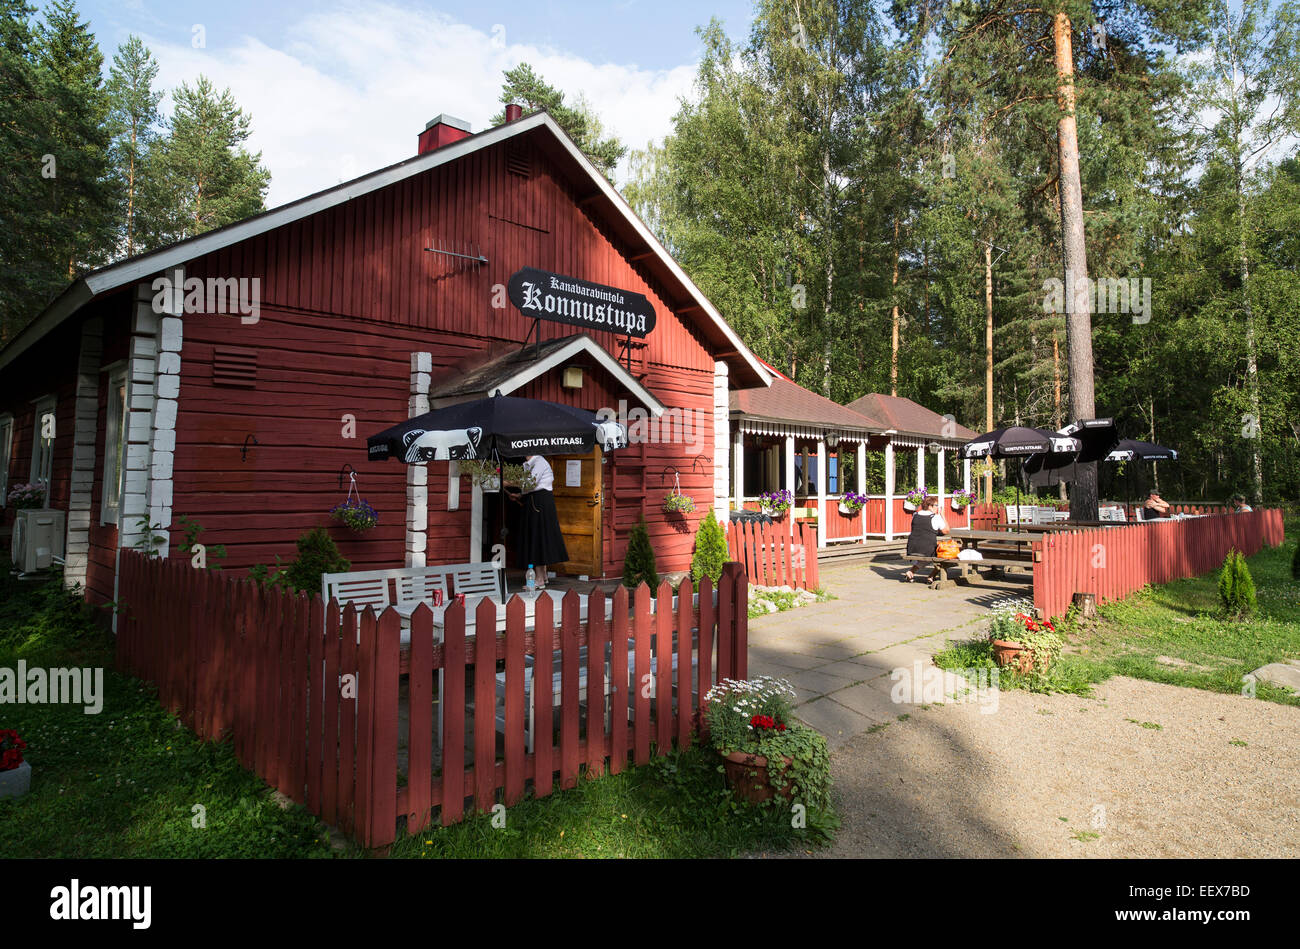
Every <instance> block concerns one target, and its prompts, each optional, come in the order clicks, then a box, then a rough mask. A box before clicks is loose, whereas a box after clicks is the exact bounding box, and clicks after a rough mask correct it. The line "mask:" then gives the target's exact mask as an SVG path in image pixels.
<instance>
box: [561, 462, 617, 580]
mask: <svg viewBox="0 0 1300 949" xmlns="http://www.w3.org/2000/svg"><path fill="white" fill-rule="evenodd" d="M547 460H548V461H549V462H550V463H551V470H552V471H553V472H554V473H555V482H554V485H553V488H552V493H553V494H554V495H555V510H556V513H558V514H559V517H560V531H561V532H562V533H563V534H564V547H565V549H566V550H568V552H569V559H568V561H567V562H566V563H562V564H553V565H552V567H551V569H553V570H556V571H557V572H559V573H570V574H586V575H587V576H589V577H598V576H600V573H601V546H602V545H601V509H602V508H603V507H604V504H603V503H602V500H603V499H602V497H601V491H602V489H603V483H602V478H601V468H602V465H601V450H600V447H599V446H597V447H596V448H595V449H594V450H592V451H591V452H590V453H589V454H586V455H551V456H550V457H549V458H547ZM571 466H576V467H571ZM574 475H576V478H575V477H573V476H574ZM574 480H576V481H577V484H571V483H570V482H571V481H574Z"/></svg>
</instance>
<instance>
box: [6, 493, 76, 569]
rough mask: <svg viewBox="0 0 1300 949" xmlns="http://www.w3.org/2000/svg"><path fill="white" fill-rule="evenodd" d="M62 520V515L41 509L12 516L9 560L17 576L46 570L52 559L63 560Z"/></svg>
mask: <svg viewBox="0 0 1300 949" xmlns="http://www.w3.org/2000/svg"><path fill="white" fill-rule="evenodd" d="M66 518H67V515H66V514H65V513H64V512H63V511H51V510H48V509H45V508H26V509H24V510H21V511H18V512H16V514H15V518H14V534H13V540H12V542H11V543H10V546H9V559H10V560H12V561H13V565H14V567H15V568H16V569H17V570H18V571H19V572H20V573H35V572H37V571H38V570H44V569H45V568H46V567H48V566H49V565H50V564H51V563H52V562H53V561H54V558H56V557H57V558H59V559H60V560H62V559H63V543H64V539H65V538H66V537H67V520H66Z"/></svg>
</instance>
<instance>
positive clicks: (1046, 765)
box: [816, 678, 1300, 857]
mask: <svg viewBox="0 0 1300 949" xmlns="http://www.w3.org/2000/svg"><path fill="white" fill-rule="evenodd" d="M1130 719H1132V720H1133V721H1129V720H1130ZM1141 723H1148V727H1143V725H1142V724H1141ZM1151 725H1159V726H1160V727H1159V728H1154V727H1150V726H1151ZM1234 741H1237V742H1244V743H1245V745H1244V746H1242V745H1240V744H1233V742H1234ZM831 768H832V772H833V776H834V781H835V794H836V798H837V806H838V809H839V812H840V815H841V817H842V819H843V825H842V827H841V829H840V832H839V834H838V837H837V840H836V842H835V844H834V845H833V846H832V847H831V848H829V849H828V850H825V851H821V852H818V853H817V854H816V855H817V856H830V857H1014V856H1023V857H1295V856H1297V854H1300V780H1298V779H1297V775H1300V708H1294V707H1289V706H1284V705H1277V704H1274V703H1271V702H1264V701H1260V700H1254V699H1247V698H1243V697H1240V696H1232V695H1221V694H1218V693H1213V692H1205V691H1201V690H1198V689H1186V688H1181V687H1178V686H1171V685H1161V684H1158V683H1153V682H1144V681H1139V680H1135V679H1127V678H1113V679H1110V680H1108V681H1106V682H1104V683H1102V684H1100V685H1099V686H1097V687H1096V690H1095V693H1094V697H1092V698H1079V697H1077V696H1069V695H1051V696H1044V695H1033V694H1030V693H1027V692H1020V691H1012V692H1002V693H998V708H997V711H996V712H994V713H992V714H989V713H981V711H980V707H979V705H978V704H975V703H973V702H971V703H952V702H949V703H948V704H946V705H942V706H938V705H932V706H930V707H929V708H928V709H924V710H922V709H920V708H919V707H918V708H916V709H915V710H913V711H912V712H911V714H910V715H909V717H908V718H907V719H906V720H904V721H894V722H892V723H891V724H889V725H888V726H886V727H883V728H879V729H878V730H877V731H874V732H871V733H869V734H862V735H858V736H856V737H855V738H853V739H852V740H851V741H849V742H848V743H846V744H845V745H844V746H843V747H841V748H840V749H838V750H837V751H836V752H835V753H834V754H833V755H832V758H831ZM1062 818H1065V819H1064V820H1062ZM1094 835H1095V836H1094ZM1076 836H1078V837H1081V838H1083V839H1075V838H1076Z"/></svg>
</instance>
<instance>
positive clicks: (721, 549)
mask: <svg viewBox="0 0 1300 949" xmlns="http://www.w3.org/2000/svg"><path fill="white" fill-rule="evenodd" d="M727 556H728V553H727V535H726V534H725V533H724V532H723V530H722V525H721V524H719V523H718V519H717V517H716V516H715V515H714V513H713V508H709V513H708V514H706V515H705V516H704V520H702V521H700V529H699V530H697V531H696V532H695V556H693V557H692V558H691V579H692V580H694V581H695V582H696V583H699V582H700V578H701V577H703V576H705V575H707V576H708V577H709V579H710V580H712V581H713V582H714V583H715V584H716V583H717V582H718V580H719V579H720V578H721V577H722V565H723V564H724V563H726V562H727Z"/></svg>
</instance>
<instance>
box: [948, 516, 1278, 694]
mask: <svg viewBox="0 0 1300 949" xmlns="http://www.w3.org/2000/svg"><path fill="white" fill-rule="evenodd" d="M1297 528H1300V521H1296V520H1294V519H1292V520H1290V521H1288V522H1287V537H1288V539H1287V541H1286V542H1285V543H1283V544H1282V545H1281V546H1280V547H1277V548H1274V549H1272V550H1263V551H1261V552H1260V553H1258V554H1256V555H1255V556H1254V557H1251V558H1249V565H1250V572H1251V576H1252V577H1253V578H1254V580H1255V586H1256V591H1257V597H1258V602H1259V611H1258V613H1257V614H1256V615H1255V616H1254V617H1253V618H1251V619H1249V620H1244V621H1240V622H1234V621H1231V620H1226V619H1223V618H1222V617H1221V616H1220V606H1219V591H1218V579H1219V575H1218V571H1217V570H1216V571H1215V572H1213V573H1210V574H1207V575H1205V576H1202V577H1194V578H1192V579H1189V580H1176V581H1174V582H1173V583H1166V584H1164V585H1162V586H1158V587H1149V588H1147V589H1145V590H1142V591H1141V592H1139V593H1136V594H1134V595H1133V596H1131V597H1129V598H1128V599H1126V600H1121V601H1119V602H1116V603H1109V604H1107V605H1105V606H1103V607H1100V608H1099V609H1098V618H1097V619H1096V620H1095V621H1093V622H1081V621H1079V620H1077V619H1075V618H1070V619H1068V620H1067V621H1065V622H1063V623H1061V624H1060V626H1059V629H1060V631H1061V632H1062V633H1064V634H1065V635H1066V638H1067V645H1066V652H1065V654H1064V655H1063V656H1062V657H1061V659H1060V661H1059V662H1058V663H1056V665H1055V666H1054V667H1053V668H1052V670H1051V671H1050V672H1049V673H1048V674H1047V675H1046V676H1033V675H1031V676H1020V675H1017V674H1010V675H1009V674H1007V672H1006V670H1002V676H1001V679H1002V682H1001V685H1002V687H1003V688H1006V687H1008V686H1010V687H1013V688H1015V687H1021V688H1029V689H1033V690H1036V691H1070V692H1082V693H1086V692H1087V691H1088V689H1089V688H1090V686H1091V685H1092V684H1093V683H1096V682H1100V681H1102V680H1104V679H1106V678H1109V677H1110V676H1112V675H1124V676H1129V677H1131V678H1134V679H1148V680H1151V681H1153V682H1165V683H1169V684H1171V685H1182V686H1191V687H1193V688H1198V689H1209V690H1211V691H1214V692H1229V693H1240V692H1241V690H1242V688H1243V684H1244V683H1243V682H1242V676H1244V675H1246V674H1248V673H1250V672H1252V671H1254V670H1255V669H1258V668H1259V667H1260V666H1263V665H1267V664H1268V663H1270V662H1278V661H1281V660H1283V659H1300V581H1297V580H1295V579H1294V578H1293V577H1292V576H1291V558H1292V557H1293V556H1294V555H1295V549H1296V534H1297ZM935 662H936V663H937V664H939V665H940V666H942V667H944V668H946V669H952V670H954V671H956V670H960V669H966V668H988V667H991V666H992V665H993V659H992V655H991V651H990V648H989V645H988V643H987V642H984V641H972V642H966V643H956V644H954V645H952V646H951V647H950V648H949V649H946V650H944V651H943V652H941V653H939V654H938V655H936V656H935ZM1256 695H1257V697H1258V698H1261V699H1267V700H1269V701H1273V702H1281V703H1284V704H1288V705H1300V698H1298V697H1296V696H1294V695H1292V694H1291V692H1289V691H1288V690H1286V689H1281V688H1277V687H1275V686H1270V685H1267V684H1265V683H1263V682H1260V683H1257V685H1256Z"/></svg>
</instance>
